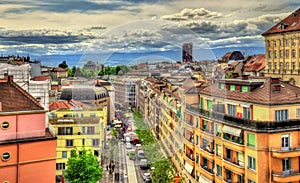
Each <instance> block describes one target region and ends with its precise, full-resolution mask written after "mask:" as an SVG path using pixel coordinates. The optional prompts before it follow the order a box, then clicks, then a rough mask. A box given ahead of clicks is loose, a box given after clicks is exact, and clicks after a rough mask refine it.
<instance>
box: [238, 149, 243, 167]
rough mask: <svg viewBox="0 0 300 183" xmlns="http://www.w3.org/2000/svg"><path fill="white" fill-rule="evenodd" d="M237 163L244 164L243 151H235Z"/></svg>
mask: <svg viewBox="0 0 300 183" xmlns="http://www.w3.org/2000/svg"><path fill="white" fill-rule="evenodd" d="M237 157H238V164H239V165H240V166H244V153H240V152H237Z"/></svg>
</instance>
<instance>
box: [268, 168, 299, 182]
mask: <svg viewBox="0 0 300 183" xmlns="http://www.w3.org/2000/svg"><path fill="white" fill-rule="evenodd" d="M272 180H273V181H274V182H298V181H299V180H300V172H299V170H298V171H293V170H287V171H282V172H272Z"/></svg>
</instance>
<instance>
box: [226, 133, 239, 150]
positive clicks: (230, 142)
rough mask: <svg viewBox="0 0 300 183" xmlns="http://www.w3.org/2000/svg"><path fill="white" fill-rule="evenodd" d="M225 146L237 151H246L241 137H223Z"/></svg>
mask: <svg viewBox="0 0 300 183" xmlns="http://www.w3.org/2000/svg"><path fill="white" fill-rule="evenodd" d="M223 139H224V141H223V145H224V146H227V147H234V148H235V149H236V150H239V151H244V140H243V139H242V138H240V137H236V138H232V137H230V136H226V135H223Z"/></svg>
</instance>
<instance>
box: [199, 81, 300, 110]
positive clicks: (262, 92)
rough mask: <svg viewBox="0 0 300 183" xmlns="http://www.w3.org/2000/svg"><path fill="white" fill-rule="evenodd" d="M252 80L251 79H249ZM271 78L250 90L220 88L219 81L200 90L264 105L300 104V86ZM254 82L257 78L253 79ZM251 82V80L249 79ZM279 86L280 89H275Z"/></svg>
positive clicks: (212, 94) (203, 92) (209, 93)
mask: <svg viewBox="0 0 300 183" xmlns="http://www.w3.org/2000/svg"><path fill="white" fill-rule="evenodd" d="M249 80H250V79H249ZM271 80H272V79H271V78H270V77H268V78H264V83H263V84H262V85H260V86H259V87H257V88H255V89H253V90H252V91H250V92H240V91H229V90H224V89H220V88H219V83H215V84H212V85H210V86H208V87H206V88H204V89H203V90H201V91H200V93H202V94H206V95H210V96H216V97H220V98H227V99H231V100H235V101H244V102H250V103H257V104H264V105H284V104H295V103H298V104H300V88H299V87H297V86H294V85H291V84H288V83H285V82H282V81H279V82H278V83H272V82H271ZM227 81H230V82H236V83H240V84H241V83H246V82H247V80H235V79H228V80H225V82H227ZM252 81H253V82H254V81H255V80H252ZM248 82H249V81H248ZM276 86H279V87H280V91H275V87H276Z"/></svg>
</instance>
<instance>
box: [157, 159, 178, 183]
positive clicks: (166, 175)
mask: <svg viewBox="0 0 300 183" xmlns="http://www.w3.org/2000/svg"><path fill="white" fill-rule="evenodd" d="M153 166H154V167H155V169H153V170H152V171H151V173H152V179H153V182H166V183H169V182H171V178H173V177H175V176H176V175H175V171H174V170H175V168H174V165H173V164H172V162H171V160H170V159H169V158H165V159H162V160H161V161H157V162H155V163H154V165H153Z"/></svg>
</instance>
